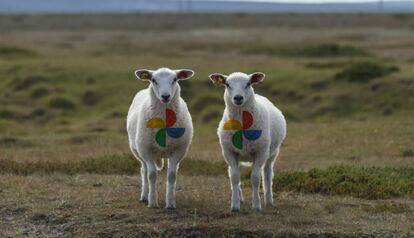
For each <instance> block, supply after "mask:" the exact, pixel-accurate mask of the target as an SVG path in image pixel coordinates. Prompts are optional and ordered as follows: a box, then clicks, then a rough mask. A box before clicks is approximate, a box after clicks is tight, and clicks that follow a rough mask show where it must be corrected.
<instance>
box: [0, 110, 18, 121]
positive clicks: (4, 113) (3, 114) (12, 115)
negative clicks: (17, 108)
mask: <svg viewBox="0 0 414 238" xmlns="http://www.w3.org/2000/svg"><path fill="white" fill-rule="evenodd" d="M18 117H19V115H18V113H16V112H14V111H12V110H9V109H1V110H0V118H2V119H16V118H18Z"/></svg>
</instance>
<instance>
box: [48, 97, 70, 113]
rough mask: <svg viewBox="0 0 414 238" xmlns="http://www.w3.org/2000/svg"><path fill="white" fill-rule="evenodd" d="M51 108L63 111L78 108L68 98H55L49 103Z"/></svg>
mask: <svg viewBox="0 0 414 238" xmlns="http://www.w3.org/2000/svg"><path fill="white" fill-rule="evenodd" d="M49 107H51V108H55V109H62V110H73V109H75V108H76V105H75V103H74V102H72V101H71V100H70V99H68V98H65V97H54V98H52V99H51V100H50V101H49Z"/></svg>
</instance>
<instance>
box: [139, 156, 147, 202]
mask: <svg viewBox="0 0 414 238" xmlns="http://www.w3.org/2000/svg"><path fill="white" fill-rule="evenodd" d="M140 201H141V202H143V203H148V177H147V165H146V164H145V162H141V198H140Z"/></svg>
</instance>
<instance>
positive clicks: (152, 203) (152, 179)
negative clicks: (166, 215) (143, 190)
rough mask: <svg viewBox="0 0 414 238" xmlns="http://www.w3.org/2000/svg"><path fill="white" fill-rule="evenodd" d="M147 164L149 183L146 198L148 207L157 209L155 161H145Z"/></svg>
mask: <svg viewBox="0 0 414 238" xmlns="http://www.w3.org/2000/svg"><path fill="white" fill-rule="evenodd" d="M146 164H147V178H148V181H149V194H148V195H149V196H148V207H152V208H155V207H158V194H157V167H156V165H155V161H154V160H152V159H149V160H148V161H146Z"/></svg>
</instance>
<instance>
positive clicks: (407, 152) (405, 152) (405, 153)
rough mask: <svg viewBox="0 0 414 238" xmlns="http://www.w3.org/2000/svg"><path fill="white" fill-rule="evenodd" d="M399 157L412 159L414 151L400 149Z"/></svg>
mask: <svg viewBox="0 0 414 238" xmlns="http://www.w3.org/2000/svg"><path fill="white" fill-rule="evenodd" d="M401 156H402V157H414V150H413V149H402V150H401Z"/></svg>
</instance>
